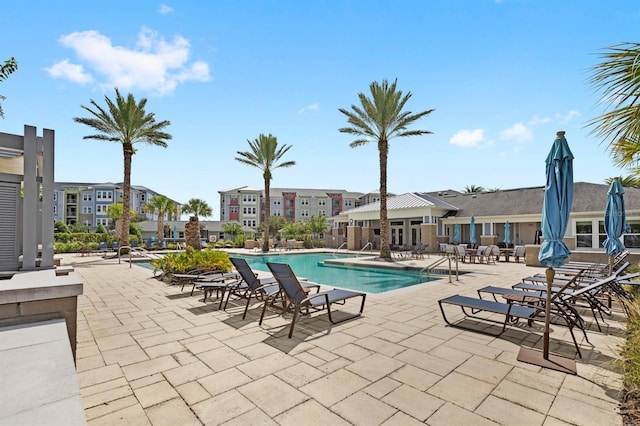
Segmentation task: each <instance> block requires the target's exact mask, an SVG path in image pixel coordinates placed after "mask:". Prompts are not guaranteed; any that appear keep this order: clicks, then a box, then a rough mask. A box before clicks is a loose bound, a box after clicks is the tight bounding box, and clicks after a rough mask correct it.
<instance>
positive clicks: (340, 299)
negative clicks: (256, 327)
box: [260, 262, 367, 338]
mask: <svg viewBox="0 0 640 426" xmlns="http://www.w3.org/2000/svg"><path fill="white" fill-rule="evenodd" d="M267 266H268V267H269V269H270V270H271V273H272V274H273V276H274V278H275V279H276V280H277V281H278V284H279V285H280V288H281V289H282V292H283V294H284V297H285V299H286V300H287V301H288V307H289V308H290V309H293V319H292V320H291V327H290V328H289V338H291V336H292V335H293V329H294V327H295V325H296V320H297V319H298V315H299V314H300V313H301V312H302V310H303V309H304V310H305V311H306V312H307V313H308V311H309V309H315V310H320V309H324V308H326V310H327V316H328V317H329V321H330V322H331V323H332V324H338V323H341V322H343V321H347V320H350V319H353V318H356V317H359V316H360V315H362V312H363V311H364V302H365V300H366V298H367V294H366V293H361V292H357V291H350V290H342V289H336V288H334V289H332V290H328V291H323V292H320V293H317V294H312V295H309V294H308V293H307V292H306V291H305V289H304V287H303V286H302V285H301V283H300V281H298V278H297V277H296V275H295V274H294V273H293V270H292V269H291V267H290V266H289V265H287V264H284V263H273V262H267ZM355 297H361V298H362V302H361V304H360V311H359V312H358V313H356V314H352V315H349V316H347V317H344V318H341V319H334V318H333V315H332V313H331V305H332V304H333V303H338V304H344V303H345V301H346V300H347V299H351V298H355ZM267 305H268V301H265V304H264V306H263V307H262V315H261V316H260V324H262V320H263V318H264V313H265V311H266V309H267Z"/></svg>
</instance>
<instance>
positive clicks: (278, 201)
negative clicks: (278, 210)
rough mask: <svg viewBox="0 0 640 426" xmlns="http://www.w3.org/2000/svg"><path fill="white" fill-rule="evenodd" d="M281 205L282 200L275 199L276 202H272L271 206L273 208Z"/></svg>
mask: <svg viewBox="0 0 640 426" xmlns="http://www.w3.org/2000/svg"><path fill="white" fill-rule="evenodd" d="M281 204H282V200H280V199H279V198H278V199H276V200H273V205H274V206H279V205H281Z"/></svg>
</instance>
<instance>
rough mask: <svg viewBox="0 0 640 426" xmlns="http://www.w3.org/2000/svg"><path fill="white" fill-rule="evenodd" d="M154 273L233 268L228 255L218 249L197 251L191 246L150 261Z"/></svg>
mask: <svg viewBox="0 0 640 426" xmlns="http://www.w3.org/2000/svg"><path fill="white" fill-rule="evenodd" d="M151 266H153V267H154V270H153V272H154V274H155V273H156V272H157V271H162V272H163V273H164V274H185V273H187V272H189V271H194V270H210V271H213V270H216V271H224V272H230V271H231V269H232V268H233V265H232V264H231V261H230V260H229V255H228V254H227V253H225V252H223V251H220V250H201V251H197V250H194V249H193V248H191V247H187V249H186V250H185V251H183V252H180V253H168V254H167V255H166V256H164V257H163V258H162V259H154V260H152V261H151Z"/></svg>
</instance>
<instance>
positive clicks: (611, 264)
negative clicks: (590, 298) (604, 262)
mask: <svg viewBox="0 0 640 426" xmlns="http://www.w3.org/2000/svg"><path fill="white" fill-rule="evenodd" d="M611 274H613V255H611V254H610V255H609V275H611Z"/></svg>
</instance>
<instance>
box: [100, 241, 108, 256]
mask: <svg viewBox="0 0 640 426" xmlns="http://www.w3.org/2000/svg"><path fill="white" fill-rule="evenodd" d="M108 251H109V248H108V247H107V243H106V242H104V241H100V242H99V243H98V253H102V254H104V253H107V252H108Z"/></svg>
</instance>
